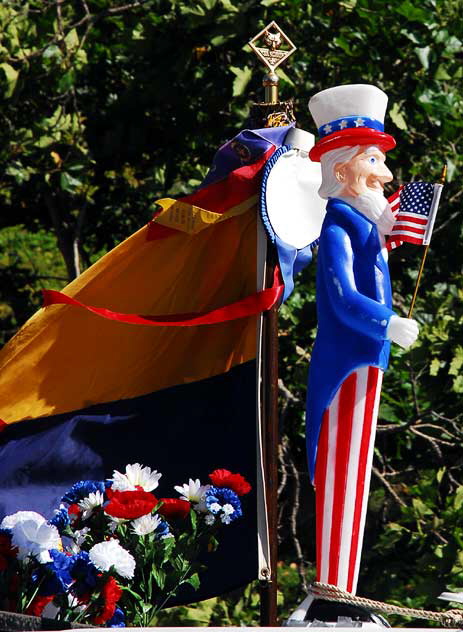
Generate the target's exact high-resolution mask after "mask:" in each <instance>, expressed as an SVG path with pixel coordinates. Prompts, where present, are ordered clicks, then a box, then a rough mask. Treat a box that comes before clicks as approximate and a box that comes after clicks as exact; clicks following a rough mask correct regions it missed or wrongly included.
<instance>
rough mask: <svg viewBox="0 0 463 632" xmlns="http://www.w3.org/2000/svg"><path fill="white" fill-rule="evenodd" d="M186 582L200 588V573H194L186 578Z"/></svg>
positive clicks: (196, 588)
mask: <svg viewBox="0 0 463 632" xmlns="http://www.w3.org/2000/svg"><path fill="white" fill-rule="evenodd" d="M184 583H185V584H190V586H192V587H193V588H194V589H195V590H198V588H199V586H200V584H201V582H200V580H199V575H198V573H194V575H192V576H191V577H189V578H188V579H186V580H185V582H184Z"/></svg>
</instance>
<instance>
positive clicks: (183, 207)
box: [154, 195, 257, 235]
mask: <svg viewBox="0 0 463 632" xmlns="http://www.w3.org/2000/svg"><path fill="white" fill-rule="evenodd" d="M256 202H257V195H254V196H252V197H251V198H249V199H247V200H245V201H244V202H242V203H241V204H237V205H236V206H233V207H232V208H230V209H229V210H228V211H227V212H226V213H215V212H214V211H208V210H207V209H205V208H201V207H200V206H194V205H193V204H186V203H185V202H181V201H179V200H174V199H172V198H162V199H161V200H157V201H156V204H159V206H160V207H161V208H162V211H161V212H160V213H159V215H157V216H156V217H155V219H154V222H155V223H156V224H161V225H162V226H167V227H168V228H174V229H175V230H179V231H182V232H184V233H188V234H189V235H196V234H197V233H199V232H201V231H202V230H204V229H205V228H209V227H210V226H211V224H217V223H219V222H223V221H225V220H229V219H230V218H231V217H236V216H237V215H242V214H243V213H246V211H249V209H250V208H252V207H253V206H255V204H256Z"/></svg>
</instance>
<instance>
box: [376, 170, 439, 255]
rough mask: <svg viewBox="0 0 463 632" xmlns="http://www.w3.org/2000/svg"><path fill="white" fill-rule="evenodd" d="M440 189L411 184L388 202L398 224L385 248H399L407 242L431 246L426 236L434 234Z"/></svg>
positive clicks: (417, 183)
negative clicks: (438, 190) (436, 201)
mask: <svg viewBox="0 0 463 632" xmlns="http://www.w3.org/2000/svg"><path fill="white" fill-rule="evenodd" d="M438 186H440V185H433V184H430V183H427V182H412V183H410V184H407V185H406V186H403V187H401V188H400V189H399V191H398V192H397V193H395V194H394V195H393V196H391V197H390V198H389V204H390V206H391V210H392V211H393V213H394V214H395V217H396V221H395V224H394V227H393V229H392V232H391V235H390V237H389V239H388V242H387V244H386V247H387V249H388V250H392V249H393V248H397V247H398V246H400V245H401V244H402V243H403V242H404V241H407V242H410V243H412V244H417V245H422V244H425V243H429V238H428V236H427V235H428V232H431V231H432V224H433V222H434V216H435V210H436V208H437V206H436V204H435V200H436V199H437V198H436V187H438ZM418 236H419V237H418Z"/></svg>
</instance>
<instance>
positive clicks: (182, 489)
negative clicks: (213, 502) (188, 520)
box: [174, 478, 210, 503]
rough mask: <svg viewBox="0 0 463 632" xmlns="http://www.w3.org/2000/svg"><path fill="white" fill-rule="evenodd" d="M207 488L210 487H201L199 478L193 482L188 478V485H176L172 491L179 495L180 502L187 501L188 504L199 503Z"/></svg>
mask: <svg viewBox="0 0 463 632" xmlns="http://www.w3.org/2000/svg"><path fill="white" fill-rule="evenodd" d="M209 487H210V485H201V483H200V480H199V478H197V479H196V480H195V481H194V480H193V479H192V478H190V479H189V481H188V483H184V484H183V485H176V486H175V487H174V489H175V491H176V492H178V493H179V494H180V498H181V499H182V500H188V501H189V502H190V503H200V502H201V500H202V499H203V497H204V493H205V492H206V491H207V490H208V489H209Z"/></svg>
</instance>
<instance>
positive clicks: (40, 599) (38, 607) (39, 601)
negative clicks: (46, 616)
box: [26, 595, 55, 617]
mask: <svg viewBox="0 0 463 632" xmlns="http://www.w3.org/2000/svg"><path fill="white" fill-rule="evenodd" d="M54 597H55V595H47V596H46V597H45V596H43V595H37V597H35V598H34V599H33V600H32V602H31V604H30V606H29V607H28V608H27V610H26V614H31V615H33V616H34V617H40V615H41V614H42V612H43V610H44V608H45V606H47V605H48V604H49V603H50V602H51V601H53V599H54Z"/></svg>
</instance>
